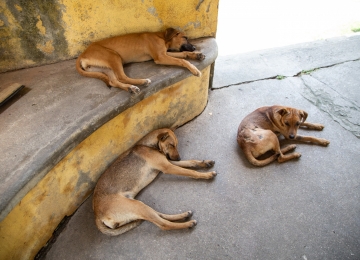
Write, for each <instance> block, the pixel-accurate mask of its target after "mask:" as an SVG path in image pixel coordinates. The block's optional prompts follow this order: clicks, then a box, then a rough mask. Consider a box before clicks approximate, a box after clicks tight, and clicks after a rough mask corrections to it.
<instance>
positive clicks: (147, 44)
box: [76, 28, 205, 93]
mask: <svg viewBox="0 0 360 260" xmlns="http://www.w3.org/2000/svg"><path fill="white" fill-rule="evenodd" d="M194 50H195V47H194V46H193V45H191V44H190V43H189V42H188V38H187V37H186V36H185V35H184V33H182V32H179V31H177V30H175V29H173V28H168V29H166V31H165V32H155V33H150V32H148V33H133V34H127V35H122V36H116V37H112V38H108V39H105V40H102V41H98V42H94V43H92V44H90V46H89V47H88V48H87V49H86V50H85V51H84V52H83V53H82V54H80V56H79V57H78V59H77V60H76V69H77V71H78V72H79V73H80V74H81V75H83V76H86V77H92V78H97V79H101V80H102V81H104V82H105V83H106V84H107V85H108V86H111V87H117V88H121V89H123V90H126V91H129V92H131V93H138V92H140V89H139V88H138V87H136V86H134V85H138V86H148V85H149V84H150V83H151V81H150V79H132V78H129V77H127V76H126V75H125V72H124V68H123V65H124V64H126V63H131V62H142V61H148V60H154V62H155V63H156V64H163V65H174V66H180V67H185V68H187V69H188V70H190V72H191V73H192V74H194V75H195V76H198V77H200V76H201V72H200V71H199V70H198V69H197V68H196V67H195V66H194V65H193V64H191V63H190V62H188V61H186V60H184V59H185V58H189V59H193V60H203V59H205V56H204V55H203V54H202V53H200V52H192V51H194Z"/></svg>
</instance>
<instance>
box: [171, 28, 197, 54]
mask: <svg viewBox="0 0 360 260" xmlns="http://www.w3.org/2000/svg"><path fill="white" fill-rule="evenodd" d="M165 43H166V47H167V49H168V51H194V50H195V49H196V48H195V46H194V45H192V44H191V43H189V42H188V38H187V37H186V35H185V34H184V33H182V32H179V31H178V30H175V29H174V28H167V29H166V31H165Z"/></svg>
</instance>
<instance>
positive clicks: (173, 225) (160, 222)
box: [132, 200, 197, 230]
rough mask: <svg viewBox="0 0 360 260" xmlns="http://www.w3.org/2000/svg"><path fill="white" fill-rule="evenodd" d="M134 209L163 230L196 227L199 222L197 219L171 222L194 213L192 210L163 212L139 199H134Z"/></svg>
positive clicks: (142, 217)
mask: <svg viewBox="0 0 360 260" xmlns="http://www.w3.org/2000/svg"><path fill="white" fill-rule="evenodd" d="M132 211H133V213H135V214H136V215H137V216H138V217H139V218H140V219H143V220H147V221H150V222H152V223H153V224H155V225H157V226H158V227H159V228H161V229H162V230H171V229H184V228H191V227H194V226H195V225H196V223H197V222H196V220H189V221H185V222H171V221H177V220H182V219H185V218H187V217H190V216H191V214H192V212H191V211H188V212H184V213H181V214H176V215H167V214H162V213H159V212H157V211H155V210H154V209H153V208H151V207H149V206H148V205H146V204H144V203H142V202H141V201H138V200H132Z"/></svg>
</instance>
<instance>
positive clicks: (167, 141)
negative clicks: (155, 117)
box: [157, 129, 180, 161]
mask: <svg viewBox="0 0 360 260" xmlns="http://www.w3.org/2000/svg"><path fill="white" fill-rule="evenodd" d="M157 138H158V147H159V150H160V152H162V153H163V154H164V155H165V156H166V158H168V159H169V160H172V161H180V155H179V152H178V150H177V145H178V140H177V138H176V135H175V133H174V132H173V131H171V130H169V129H168V130H167V131H166V132H163V133H161V134H159V135H158V137H157Z"/></svg>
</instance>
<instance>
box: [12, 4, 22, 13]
mask: <svg viewBox="0 0 360 260" xmlns="http://www.w3.org/2000/svg"><path fill="white" fill-rule="evenodd" d="M14 6H15V8H16V10H18V11H19V12H21V11H22V8H21V6H20V5H17V4H15V5H14Z"/></svg>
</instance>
